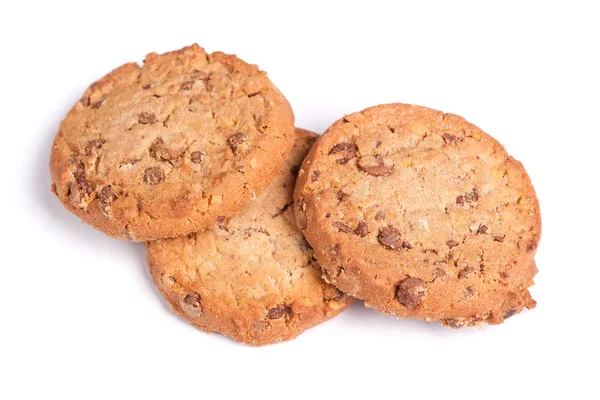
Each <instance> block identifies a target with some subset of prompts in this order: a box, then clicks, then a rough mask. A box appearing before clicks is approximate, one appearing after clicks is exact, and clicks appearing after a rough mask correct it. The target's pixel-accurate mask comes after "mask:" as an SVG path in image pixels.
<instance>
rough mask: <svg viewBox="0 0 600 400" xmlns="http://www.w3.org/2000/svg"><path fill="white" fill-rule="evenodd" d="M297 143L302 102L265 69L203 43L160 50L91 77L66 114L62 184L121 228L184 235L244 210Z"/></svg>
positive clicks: (101, 224) (56, 156)
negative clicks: (293, 101)
mask: <svg viewBox="0 0 600 400" xmlns="http://www.w3.org/2000/svg"><path fill="white" fill-rule="evenodd" d="M293 142H294V117H293V114H292V110H291V107H290V105H289V104H288V102H287V100H286V99H285V98H284V97H283V95H282V94H281V93H280V92H279V91H278V90H277V88H276V87H275V86H274V85H273V84H272V83H271V82H270V81H269V79H268V78H267V76H266V74H265V73H264V72H261V71H260V70H259V69H258V68H257V67H256V66H254V65H249V64H247V63H245V62H244V61H241V60H240V59H238V58H236V57H235V56H233V55H227V54H223V53H220V52H217V53H212V54H208V53H206V52H205V51H204V49H202V48H201V47H199V46H198V45H192V46H189V47H185V48H183V49H181V50H178V51H174V52H170V53H165V54H162V55H158V54H156V53H151V54H149V55H148V56H146V58H145V60H144V64H143V66H139V65H138V64H135V63H129V64H125V65H123V66H121V67H119V68H117V69H115V70H114V71H112V72H111V73H109V74H108V75H106V76H105V77H103V78H102V79H100V80H99V81H97V82H95V83H94V84H92V85H91V86H90V87H89V88H88V89H87V90H86V91H85V93H84V95H83V97H82V98H81V100H80V101H79V102H78V103H77V104H76V105H75V106H74V107H73V108H72V109H71V111H70V112H69V113H68V114H67V116H66V118H65V119H64V120H63V121H62V122H61V124H60V128H59V131H58V133H57V135H56V138H55V140H54V145H53V148H52V153H51V157H50V172H51V176H52V180H53V191H54V192H55V193H56V195H57V196H58V198H59V199H60V200H61V201H62V203H63V204H64V205H65V207H67V208H68V209H69V210H70V211H71V212H73V213H74V214H76V215H77V216H78V217H80V218H81V219H82V220H84V221H85V222H87V223H89V224H91V225H92V226H94V227H95V228H97V229H99V230H101V231H103V232H105V233H107V234H109V235H111V236H113V237H119V238H123V239H128V240H132V241H145V240H152V239H158V238H162V237H174V236H178V235H184V234H188V233H191V232H196V231H198V230H201V229H205V228H208V227H211V226H214V225H216V223H217V219H218V218H221V217H223V216H231V215H233V214H234V213H236V212H238V211H239V210H241V209H242V208H243V207H244V205H245V204H246V203H247V202H248V201H249V200H250V199H251V198H254V197H255V196H256V195H258V194H259V193H260V192H261V191H262V190H263V189H264V187H265V186H266V185H267V184H268V182H270V180H271V179H273V178H274V177H275V176H276V175H277V174H278V173H279V170H280V168H281V166H282V165H283V164H284V163H285V160H286V158H287V156H288V154H289V151H290V149H291V147H292V144H293Z"/></svg>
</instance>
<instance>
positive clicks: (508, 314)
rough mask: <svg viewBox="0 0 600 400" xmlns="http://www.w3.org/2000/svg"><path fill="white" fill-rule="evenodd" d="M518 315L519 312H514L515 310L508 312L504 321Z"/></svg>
mask: <svg viewBox="0 0 600 400" xmlns="http://www.w3.org/2000/svg"><path fill="white" fill-rule="evenodd" d="M516 313H517V310H514V309H513V310H507V311H506V312H505V313H504V319H508V318H510V317H512V316H513V315H515V314H516Z"/></svg>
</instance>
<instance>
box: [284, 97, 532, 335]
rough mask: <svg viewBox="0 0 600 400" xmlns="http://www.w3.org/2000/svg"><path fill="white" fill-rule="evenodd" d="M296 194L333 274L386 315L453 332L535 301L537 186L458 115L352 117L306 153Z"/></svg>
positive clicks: (375, 111)
mask: <svg viewBox="0 0 600 400" xmlns="http://www.w3.org/2000/svg"><path fill="white" fill-rule="evenodd" d="M294 197H295V206H294V209H295V212H296V219H297V224H298V227H299V228H300V229H301V230H302V232H303V233H304V234H305V237H306V239H307V240H308V242H309V243H310V244H311V245H312V247H313V248H314V252H315V257H316V259H317V260H318V261H319V262H320V264H321V266H322V268H323V270H324V276H325V278H326V280H327V281H328V282H330V283H332V284H334V285H336V286H337V287H338V288H339V289H340V290H341V291H343V292H344V293H347V294H349V295H351V296H354V297H358V298H361V299H364V300H365V304H366V305H368V306H370V307H373V308H375V309H377V310H379V311H381V312H383V313H387V314H391V315H394V316H397V317H412V318H419V319H424V320H428V321H434V320H441V321H442V322H443V323H444V324H445V325H448V326H451V327H455V328H456V327H461V326H466V325H474V324H477V323H479V322H487V323H490V324H498V323H501V322H502V321H504V319H506V318H508V317H510V316H512V315H514V314H516V313H518V312H520V311H521V310H522V309H523V307H527V308H533V307H534V306H535V301H534V300H532V298H531V296H530V294H529V291H528V289H527V288H528V287H530V286H531V285H533V277H534V275H535V273H536V272H537V269H536V266H535V263H534V261H533V258H534V254H535V251H536V249H537V246H538V242H539V239H540V234H541V219H540V210H539V205H538V200H537V198H536V195H535V191H534V189H533V187H532V185H531V182H530V180H529V177H528V176H527V173H526V172H525V170H524V168H523V166H522V165H521V163H519V162H518V161H516V160H514V159H513V158H512V157H510V156H509V155H508V154H507V153H506V151H505V149H504V148H503V147H502V146H501V145H500V144H499V143H498V142H497V141H496V140H494V139H493V138H491V137H490V136H488V135H487V134H485V133H484V132H482V131H481V130H480V129H479V128H477V127H476V126H474V125H472V124H470V123H469V122H467V121H466V120H464V119H463V118H461V117H459V116H456V115H453V114H444V113H442V112H440V111H436V110H431V109H428V108H425V107H418V106H411V105H405V104H388V105H381V106H376V107H372V108H368V109H366V110H364V111H361V112H358V113H355V114H351V115H348V116H346V117H344V118H342V119H341V120H339V121H337V122H336V123H334V124H333V125H332V126H331V127H330V128H329V129H328V130H327V132H326V133H325V134H323V136H321V137H320V138H319V140H318V141H317V143H316V144H315V145H314V146H313V148H312V149H311V151H310V153H309V154H308V156H307V157H306V159H305V161H304V163H303V165H302V168H301V170H300V172H299V176H298V182H297V184H296V190H295V196H294Z"/></svg>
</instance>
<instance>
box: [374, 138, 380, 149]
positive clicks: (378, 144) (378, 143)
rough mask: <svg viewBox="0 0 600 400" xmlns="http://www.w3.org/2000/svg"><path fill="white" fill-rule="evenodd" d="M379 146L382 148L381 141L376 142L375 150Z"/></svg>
mask: <svg viewBox="0 0 600 400" xmlns="http://www.w3.org/2000/svg"><path fill="white" fill-rule="evenodd" d="M379 146H381V140H377V141H376V142H375V148H378V147H379Z"/></svg>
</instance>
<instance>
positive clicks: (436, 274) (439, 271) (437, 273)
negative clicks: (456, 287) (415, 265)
mask: <svg viewBox="0 0 600 400" xmlns="http://www.w3.org/2000/svg"><path fill="white" fill-rule="evenodd" d="M434 264H435V263H434ZM444 276H446V271H444V269H443V268H436V269H435V272H434V273H433V279H434V280H435V279H437V278H443V277H444Z"/></svg>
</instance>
